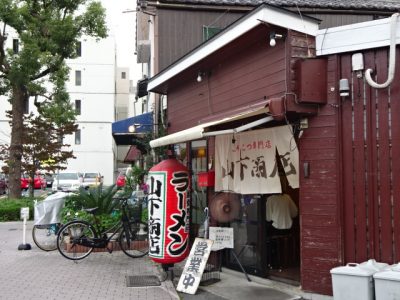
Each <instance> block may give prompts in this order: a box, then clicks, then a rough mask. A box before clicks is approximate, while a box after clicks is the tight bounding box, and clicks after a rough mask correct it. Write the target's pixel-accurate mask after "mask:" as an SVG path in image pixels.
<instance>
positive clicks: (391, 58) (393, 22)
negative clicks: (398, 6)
mask: <svg viewBox="0 0 400 300" xmlns="http://www.w3.org/2000/svg"><path fill="white" fill-rule="evenodd" d="M399 15H400V14H399V13H395V14H393V15H392V17H391V18H390V52H389V71H388V79H387V80H386V82H384V83H380V84H379V83H376V82H375V81H374V80H373V79H372V78H371V73H373V70H372V69H367V70H366V71H365V79H366V80H367V82H368V84H369V85H370V86H372V87H373V88H376V89H383V88H386V87H388V86H389V85H390V84H391V83H392V81H393V78H394V71H395V65H396V27H397V17H398V16H399Z"/></svg>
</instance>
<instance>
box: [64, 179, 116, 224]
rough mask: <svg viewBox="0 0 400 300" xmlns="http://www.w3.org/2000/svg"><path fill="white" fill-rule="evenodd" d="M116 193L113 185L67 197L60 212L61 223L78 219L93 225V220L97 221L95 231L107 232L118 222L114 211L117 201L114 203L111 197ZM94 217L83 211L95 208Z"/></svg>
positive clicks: (81, 191)
mask: <svg viewBox="0 0 400 300" xmlns="http://www.w3.org/2000/svg"><path fill="white" fill-rule="evenodd" d="M117 192H118V187H116V186H115V185H112V186H109V187H107V188H104V189H103V187H102V186H97V187H94V188H90V189H89V190H85V189H80V190H79V193H78V194H76V195H72V196H69V197H67V199H66V200H65V206H64V208H63V209H62V211H61V218H62V222H63V223H64V224H65V223H67V222H69V221H72V220H75V219H79V220H85V221H88V222H89V223H91V224H95V225H96V222H95V219H97V220H98V221H99V224H98V225H99V226H97V228H96V230H97V231H98V232H102V231H104V230H108V229H109V228H110V227H112V225H113V224H115V223H116V222H117V221H118V220H119V216H118V214H115V211H116V210H117V209H118V208H119V201H115V200H114V199H113V197H114V196H115V194H116V193H117ZM95 207H97V210H96V217H94V216H93V215H92V214H89V213H87V212H86V211H84V210H83V209H87V208H95Z"/></svg>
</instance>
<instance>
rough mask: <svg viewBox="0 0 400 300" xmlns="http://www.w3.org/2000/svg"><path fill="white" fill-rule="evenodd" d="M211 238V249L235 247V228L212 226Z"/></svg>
mask: <svg viewBox="0 0 400 300" xmlns="http://www.w3.org/2000/svg"><path fill="white" fill-rule="evenodd" d="M209 239H210V240H213V241H214V243H213V245H212V248H211V251H218V250H222V249H224V248H231V249H232V248H233V228H231V227H210V234H209Z"/></svg>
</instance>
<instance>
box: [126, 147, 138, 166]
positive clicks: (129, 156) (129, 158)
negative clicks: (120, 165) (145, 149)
mask: <svg viewBox="0 0 400 300" xmlns="http://www.w3.org/2000/svg"><path fill="white" fill-rule="evenodd" d="M141 155H142V151H140V149H138V147H136V146H133V145H132V146H131V147H130V148H129V150H128V152H127V153H126V156H125V158H124V163H131V162H134V161H135V160H138V159H139V158H140V156H141Z"/></svg>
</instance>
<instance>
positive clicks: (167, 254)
mask: <svg viewBox="0 0 400 300" xmlns="http://www.w3.org/2000/svg"><path fill="white" fill-rule="evenodd" d="M147 184H148V186H149V194H148V212H149V240H150V245H149V256H150V258H151V259H153V260H154V261H155V262H158V263H162V264H173V263H177V262H180V261H182V260H184V259H185V258H186V257H187V255H188V253H189V247H188V244H189V220H188V219H189V218H188V195H187V193H188V189H189V171H188V169H187V168H186V167H185V166H184V165H182V164H181V163H180V162H179V161H178V160H176V159H167V160H164V161H162V162H160V163H159V164H157V165H156V166H154V167H153V168H151V169H150V171H149V176H148V181H147Z"/></svg>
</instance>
